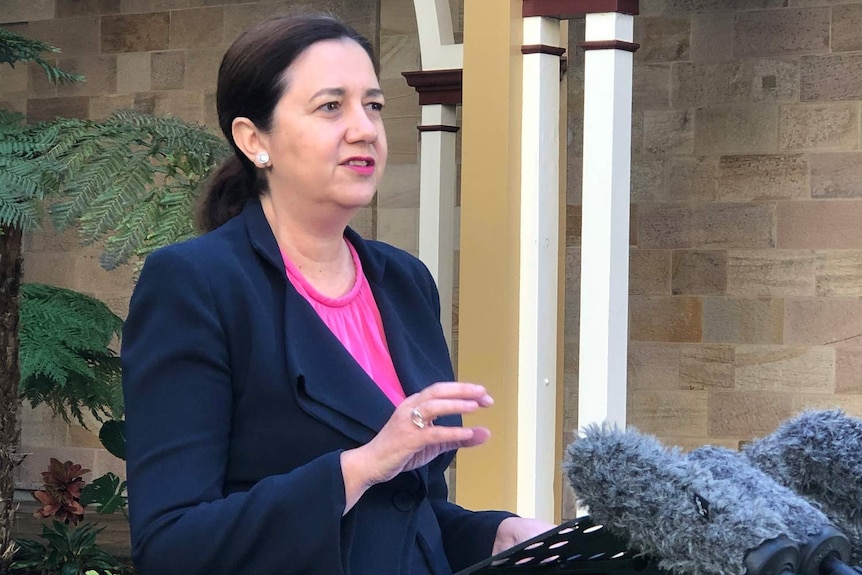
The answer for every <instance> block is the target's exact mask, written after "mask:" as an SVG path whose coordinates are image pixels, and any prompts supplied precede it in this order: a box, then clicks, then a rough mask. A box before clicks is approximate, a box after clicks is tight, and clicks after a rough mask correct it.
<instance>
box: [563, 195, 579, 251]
mask: <svg viewBox="0 0 862 575" xmlns="http://www.w3.org/2000/svg"><path fill="white" fill-rule="evenodd" d="M581 224H582V219H581V206H568V205H567V206H566V245H567V246H579V245H581Z"/></svg>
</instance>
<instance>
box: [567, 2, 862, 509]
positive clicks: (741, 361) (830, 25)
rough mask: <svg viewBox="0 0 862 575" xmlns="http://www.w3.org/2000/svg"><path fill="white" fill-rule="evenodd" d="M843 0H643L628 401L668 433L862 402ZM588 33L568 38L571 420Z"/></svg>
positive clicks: (851, 108) (859, 60) (642, 423)
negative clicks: (582, 46)
mask: <svg viewBox="0 0 862 575" xmlns="http://www.w3.org/2000/svg"><path fill="white" fill-rule="evenodd" d="M833 4H836V3H833V2H822V1H817V0H810V1H809V0H795V1H794V0H790V2H787V1H785V0H757V1H750V0H748V1H742V0H740V1H732V0H724V1H720V0H642V1H641V15H640V16H638V17H637V18H636V19H635V29H636V41H637V42H639V43H640V44H641V48H640V50H639V51H638V52H637V53H636V54H635V57H634V59H635V68H634V107H633V126H632V129H633V142H632V154H633V166H632V226H631V242H630V244H631V258H630V284H629V293H630V296H631V300H630V305H629V319H630V325H629V337H630V348H629V357H628V365H629V370H628V374H629V396H628V414H629V420H630V422H631V423H632V424H633V425H635V426H637V427H639V428H640V429H641V430H643V431H646V432H649V433H653V434H657V435H658V436H659V437H660V438H661V439H663V440H665V441H666V442H668V443H674V444H678V445H681V446H683V447H690V446H696V445H700V444H703V443H713V444H721V445H726V446H730V447H736V446H737V445H738V443H739V442H740V441H741V440H745V439H749V438H751V437H754V436H757V435H762V434H766V433H769V432H770V431H771V430H772V429H774V427H775V426H776V425H777V424H778V423H779V422H780V421H782V420H784V419H786V418H787V417H790V416H791V415H793V414H794V413H796V412H798V411H799V410H801V409H804V408H808V407H816V408H825V407H831V406H838V407H842V408H844V409H845V410H847V411H848V412H850V413H853V414H856V415H862V393H860V391H862V383H860V382H862V372H860V371H859V368H860V367H862V363H860V357H862V353H860V349H861V348H860V344H862V281H860V280H862V233H860V229H862V226H860V223H862V179H860V176H862V168H860V166H862V153H860V127H859V126H860V122H859V116H860V102H862V40H860V35H859V25H860V23H862V2H853V1H848V2H842V3H841V4H840V5H833ZM573 24H574V23H573ZM583 33H584V23H583V21H581V22H578V23H577V25H573V26H572V27H571V29H570V38H569V56H570V58H571V60H570V65H569V71H570V73H569V79H568V81H569V106H570V109H569V112H570V114H569V134H568V136H569V142H570V146H569V150H570V154H569V156H570V167H571V166H574V171H570V172H569V175H570V177H569V190H568V194H567V198H568V204H569V205H568V214H567V215H568V220H569V222H570V225H569V229H568V230H567V274H568V276H569V277H568V281H567V285H568V289H567V294H566V295H567V298H568V303H567V307H566V348H565V349H566V384H565V393H566V399H565V401H566V405H565V407H566V408H565V427H566V429H567V430H568V431H570V432H571V431H573V430H574V429H576V428H577V421H576V419H577V408H576V405H577V404H576V402H577V385H578V382H577V379H578V374H577V353H578V347H577V344H578V339H579V334H578V331H579V325H578V321H579V313H578V310H579V306H580V303H579V302H578V292H577V288H578V285H579V278H578V276H579V273H580V272H579V263H578V262H579V259H580V254H579V241H580V240H579V236H580V232H579V230H578V228H579V222H580V219H581V213H580V197H581V190H580V181H581V178H580V175H579V173H578V172H579V170H580V159H579V156H580V144H579V142H580V140H581V138H582V137H583V129H582V115H583V111H582V109H583V85H582V84H583V78H582V77H581V76H579V73H578V69H579V67H580V66H581V65H582V62H583V51H582V50H580V49H579V48H577V45H578V42H580V41H581V40H582V39H583ZM567 509H568V510H569V511H571V510H572V507H571V502H570V501H567Z"/></svg>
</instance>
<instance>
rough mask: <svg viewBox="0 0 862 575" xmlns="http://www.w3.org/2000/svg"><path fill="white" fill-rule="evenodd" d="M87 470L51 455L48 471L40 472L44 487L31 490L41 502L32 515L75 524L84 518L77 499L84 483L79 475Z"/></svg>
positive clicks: (82, 508) (81, 507) (82, 509)
mask: <svg viewBox="0 0 862 575" xmlns="http://www.w3.org/2000/svg"><path fill="white" fill-rule="evenodd" d="M89 472H90V470H89V469H83V468H82V467H81V466H80V465H78V464H77V463H72V462H71V461H66V462H65V463H60V461H59V460H58V459H55V458H53V457H52V458H51V463H50V465H49V466H48V471H43V472H42V481H43V483H44V484H45V489H44V490H39V491H34V492H33V497H34V498H35V499H36V501H38V502H39V503H41V504H42V507H41V509H39V510H38V511H36V513H35V514H34V516H35V517H56V518H57V519H59V520H61V521H63V522H64V523H66V524H71V525H77V524H78V521H80V520H81V519H83V518H84V507H83V506H82V505H81V502H80V501H79V499H80V497H81V489H83V488H84V485H86V483H85V481H84V479H83V478H82V477H81V476H82V475H84V474H85V473H89Z"/></svg>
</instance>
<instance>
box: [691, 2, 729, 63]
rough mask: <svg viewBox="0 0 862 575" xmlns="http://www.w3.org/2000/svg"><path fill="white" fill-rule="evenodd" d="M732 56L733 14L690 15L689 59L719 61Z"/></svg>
mask: <svg viewBox="0 0 862 575" xmlns="http://www.w3.org/2000/svg"><path fill="white" fill-rule="evenodd" d="M732 58H733V14H732V13H730V12H727V13H723V14H696V15H693V16H692V17H691V59H692V60H693V61H694V62H721V61H727V60H731V59H732Z"/></svg>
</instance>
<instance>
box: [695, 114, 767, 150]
mask: <svg viewBox="0 0 862 575" xmlns="http://www.w3.org/2000/svg"><path fill="white" fill-rule="evenodd" d="M694 150H695V153H696V154H698V155H717V154H758V153H772V152H776V151H777V150H778V108H776V107H775V106H772V105H766V104H751V105H745V106H719V107H713V108H700V109H698V110H697V111H696V112H695V120H694Z"/></svg>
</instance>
